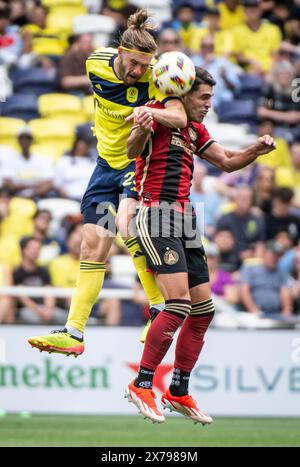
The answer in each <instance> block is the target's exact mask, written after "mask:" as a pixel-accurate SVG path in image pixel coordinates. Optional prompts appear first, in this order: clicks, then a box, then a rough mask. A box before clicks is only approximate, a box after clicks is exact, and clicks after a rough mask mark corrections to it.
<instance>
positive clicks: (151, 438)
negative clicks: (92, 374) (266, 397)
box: [0, 415, 300, 447]
mask: <svg viewBox="0 0 300 467" xmlns="http://www.w3.org/2000/svg"><path fill="white" fill-rule="evenodd" d="M0 446H106V447H111V446H114V447H116V446H119V447H121V446H131V447H137V446H146V447H147V446H148V447H151V446H154V447H181V446H182V447H183V446H199V447H201V446H298V447H299V446H300V420H299V419H245V418H243V419H237V418H232V419H228V418H216V419H215V422H214V424H213V425H211V426H207V427H202V425H194V424H193V423H192V422H191V421H189V420H186V419H184V418H179V417H169V418H168V419H167V421H166V422H165V423H164V424H162V425H156V424H155V425H153V424H152V423H151V422H149V421H144V420H143V419H142V418H140V417H134V416H132V417H130V416H126V417H125V416H124V417H123V416H113V417H107V416H53V415H33V416H31V417H30V418H26V419H23V418H20V416H18V415H8V416H6V417H3V418H0Z"/></svg>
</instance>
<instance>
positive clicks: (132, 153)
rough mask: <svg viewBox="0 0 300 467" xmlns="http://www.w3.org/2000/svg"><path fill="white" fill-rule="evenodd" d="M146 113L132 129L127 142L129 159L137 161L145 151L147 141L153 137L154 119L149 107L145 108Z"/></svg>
mask: <svg viewBox="0 0 300 467" xmlns="http://www.w3.org/2000/svg"><path fill="white" fill-rule="evenodd" d="M145 108H146V109H147V110H148V111H147V112H145V113H144V114H143V115H142V116H141V117H140V119H139V121H140V123H139V124H135V125H134V126H133V127H132V130H131V133H130V136H129V138H128V140H127V145H126V150H127V157H128V158H129V159H135V158H136V157H138V156H139V155H140V154H141V153H142V152H143V150H144V149H145V146H146V143H147V141H148V140H149V139H150V137H151V133H152V125H153V118H152V115H151V112H150V110H152V109H150V108H149V107H145Z"/></svg>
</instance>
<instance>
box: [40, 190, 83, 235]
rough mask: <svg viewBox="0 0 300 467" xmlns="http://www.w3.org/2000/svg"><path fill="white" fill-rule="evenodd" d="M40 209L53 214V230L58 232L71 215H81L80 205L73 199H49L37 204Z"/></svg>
mask: <svg viewBox="0 0 300 467" xmlns="http://www.w3.org/2000/svg"><path fill="white" fill-rule="evenodd" d="M37 206H38V209H47V210H48V211H50V212H51V214H52V219H53V220H52V223H51V228H52V229H53V231H54V232H55V231H57V230H58V229H59V226H60V225H61V222H62V220H63V219H64V218H65V217H66V216H69V215H74V216H77V215H79V214H80V203H79V202H78V201H74V200H71V199H62V198H47V199H41V200H40V201H38V203H37Z"/></svg>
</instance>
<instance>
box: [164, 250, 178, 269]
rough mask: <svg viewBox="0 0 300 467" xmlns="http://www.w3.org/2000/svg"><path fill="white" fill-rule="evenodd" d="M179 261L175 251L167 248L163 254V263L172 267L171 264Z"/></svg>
mask: <svg viewBox="0 0 300 467" xmlns="http://www.w3.org/2000/svg"><path fill="white" fill-rule="evenodd" d="M178 260H179V255H178V253H177V251H175V250H170V249H169V248H168V249H167V251H166V252H165V254H164V262H165V263H166V264H169V266H172V265H173V264H176V263H177V261H178Z"/></svg>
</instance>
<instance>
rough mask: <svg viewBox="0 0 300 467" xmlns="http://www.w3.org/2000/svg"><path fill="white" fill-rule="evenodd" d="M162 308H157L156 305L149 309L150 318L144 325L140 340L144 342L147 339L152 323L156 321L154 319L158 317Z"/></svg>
mask: <svg viewBox="0 0 300 467" xmlns="http://www.w3.org/2000/svg"><path fill="white" fill-rule="evenodd" d="M159 311H160V310H157V309H156V308H155V307H151V308H150V310H149V313H150V319H148V321H147V324H146V326H145V327H144V329H143V331H142V334H141V335H140V338H139V341H140V342H141V343H142V344H144V343H145V341H146V337H147V334H148V332H149V329H150V326H151V324H152V322H153V321H154V319H155V318H156V316H157V315H158V313H159Z"/></svg>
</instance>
